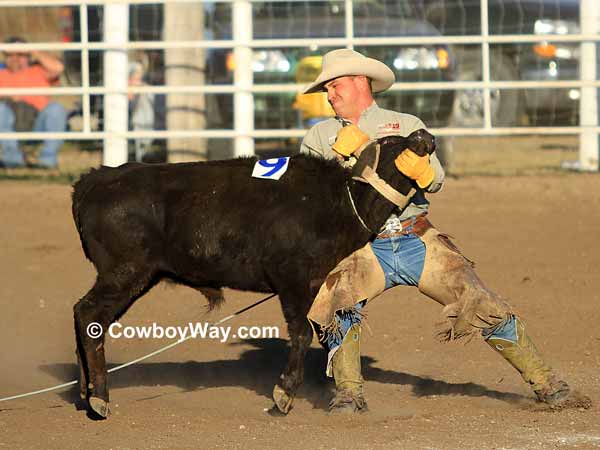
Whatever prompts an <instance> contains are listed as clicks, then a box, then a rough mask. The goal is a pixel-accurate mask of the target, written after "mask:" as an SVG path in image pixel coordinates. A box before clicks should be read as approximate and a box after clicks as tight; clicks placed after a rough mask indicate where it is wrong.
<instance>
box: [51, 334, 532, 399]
mask: <svg viewBox="0 0 600 450" xmlns="http://www.w3.org/2000/svg"><path fill="white" fill-rule="evenodd" d="M231 345H245V346H247V345H252V346H253V347H254V348H253V349H250V350H245V351H244V352H243V353H242V354H241V355H240V358H239V359H235V360H216V361H205V362H197V361H187V362H167V363H142V364H138V365H135V366H131V367H128V368H126V369H124V370H123V371H120V372H116V373H113V374H111V375H110V387H111V389H118V388H124V387H129V386H158V385H163V386H165V385H166V386H177V387H179V388H181V389H182V390H183V391H194V390H197V389H206V388H214V387H226V386H238V387H244V388H246V389H249V390H251V391H254V392H256V393H257V394H259V395H261V396H264V397H267V398H271V393H272V390H273V385H274V383H275V382H276V380H277V379H278V377H279V374H280V372H281V370H282V369H283V367H284V366H285V363H286V359H285V356H284V355H287V353H288V351H289V348H288V346H287V341H285V340H283V339H254V340H247V341H244V342H242V343H234V344H231ZM326 357H327V355H326V353H325V351H323V350H322V349H319V348H311V349H309V351H308V353H307V356H306V363H305V367H306V370H305V381H304V384H303V386H302V387H301V388H300V390H299V393H298V396H299V397H301V398H305V399H306V400H308V401H309V402H310V403H311V404H312V405H313V407H314V408H317V409H327V406H328V403H329V400H330V398H331V395H332V392H333V387H334V384H333V381H331V380H328V379H327V378H326V377H325V374H324V368H325V364H326ZM376 362H377V361H376V360H375V359H374V358H371V357H368V356H366V357H365V356H363V357H362V359H361V363H362V368H363V370H362V371H363V376H364V378H365V380H367V381H374V382H377V383H384V384H395V385H398V386H411V387H412V392H413V394H414V395H415V396H417V397H427V396H432V395H437V396H445V395H464V396H469V397H488V398H493V399H496V400H501V401H504V402H508V403H519V402H523V401H524V400H527V397H524V396H522V395H519V394H514V393H509V392H500V391H496V390H492V389H488V388H487V387H485V386H482V385H479V384H475V383H457V384H453V383H447V382H445V381H442V380H435V379H431V378H426V377H421V376H417V375H411V374H408V373H403V372H397V371H393V370H384V369H379V368H377V367H375V366H374V365H375V363H376ZM115 366H116V364H110V365H109V369H110V368H111V367H115ZM40 369H41V370H43V371H44V372H46V373H49V374H51V375H53V376H55V377H56V378H57V379H64V378H68V379H75V378H77V377H78V374H79V369H78V368H77V365H76V364H48V365H42V366H40ZM61 396H62V398H63V399H65V400H66V401H68V402H71V403H77V402H78V401H79V393H78V387H74V388H73V389H71V390H69V391H65V392H63V393H62V394H61Z"/></svg>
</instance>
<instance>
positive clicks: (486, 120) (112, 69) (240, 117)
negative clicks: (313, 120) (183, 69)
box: [0, 0, 600, 170]
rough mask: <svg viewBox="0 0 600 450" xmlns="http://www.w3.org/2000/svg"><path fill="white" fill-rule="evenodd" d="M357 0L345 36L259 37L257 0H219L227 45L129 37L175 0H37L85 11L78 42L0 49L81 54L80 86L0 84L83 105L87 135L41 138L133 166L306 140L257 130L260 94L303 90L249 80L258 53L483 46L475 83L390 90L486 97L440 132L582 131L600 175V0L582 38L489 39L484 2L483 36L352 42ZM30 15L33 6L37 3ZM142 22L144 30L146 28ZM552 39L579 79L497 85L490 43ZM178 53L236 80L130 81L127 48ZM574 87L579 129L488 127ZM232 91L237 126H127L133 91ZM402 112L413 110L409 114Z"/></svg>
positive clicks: (583, 17) (583, 145)
mask: <svg viewBox="0 0 600 450" xmlns="http://www.w3.org/2000/svg"><path fill="white" fill-rule="evenodd" d="M193 2H197V0H178V1H177V3H193ZM358 2H359V0H354V1H353V0H343V1H342V3H343V4H344V11H345V36H343V37H332V38H318V39H315V38H290V39H279V38H276V39H257V38H254V37H253V23H252V22H253V11H252V6H253V3H260V2H259V1H258V0H256V1H250V0H222V1H220V2H219V3H228V4H231V18H232V26H231V30H232V35H231V39H226V40H218V39H213V40H209V39H202V40H192V41H185V40H184V41H164V40H162V41H155V40H152V41H130V40H129V37H128V36H129V14H128V11H129V7H130V6H131V5H139V4H150V3H152V4H157V5H164V4H166V3H172V2H171V1H170V0H130V1H113V0H40V1H38V2H37V3H36V6H35V7H36V8H39V7H51V6H74V7H77V8H78V10H79V11H78V12H79V18H80V20H79V33H80V39H79V41H78V42H56V41H53V42H35V43H34V42H31V43H27V44H0V50H1V51H18V50H23V51H30V50H34V49H35V50H47V51H63V52H66V51H76V52H81V68H80V69H81V83H80V86H75V87H53V88H20V89H16V88H2V87H0V97H1V96H10V95H23V94H50V95H55V96H78V97H80V98H81V99H82V101H81V105H82V117H83V126H82V130H81V131H70V132H65V133H54V134H49V133H45V134H44V135H43V137H44V138H48V137H53V138H58V139H65V140H103V142H104V157H103V161H104V163H105V164H107V165H118V164H121V163H123V162H126V160H127V140H128V139H138V138H145V137H147V138H162V139H166V138H175V137H182V138H192V137H194V138H230V139H234V142H235V145H234V155H236V156H239V155H247V154H252V153H253V152H254V139H256V138H283V137H301V136H303V135H304V133H305V130H304V129H301V128H299V127H298V128H294V129H289V128H287V129H256V128H255V126H254V97H255V95H257V94H262V93H290V92H298V91H299V90H301V88H302V87H303V84H295V83H284V84H281V83H264V84H256V83H254V82H253V79H254V74H253V69H252V62H253V50H255V49H259V48H260V49H269V48H272V49H275V48H276V49H281V48H296V47H314V46H318V47H320V48H332V47H342V46H345V47H351V48H352V47H355V46H361V47H362V46H367V47H369V46H423V45H445V46H453V45H477V46H480V49H481V62H480V63H481V80H473V81H414V82H409V83H407V82H402V83H396V84H394V86H393V87H392V88H391V90H392V91H402V90H411V91H432V92H438V91H456V92H460V91H466V90H477V91H481V92H482V93H483V95H482V101H483V120H482V123H481V125H480V126H476V127H464V126H460V127H457V126H443V127H438V128H433V129H432V132H433V133H434V134H436V135H439V136H481V135H531V134H551V135H552V134H554V135H579V136H580V155H579V166H580V168H581V169H583V170H598V134H599V132H600V126H599V123H598V100H597V99H598V95H597V88H598V87H600V81H599V80H598V78H597V68H598V63H599V61H598V59H597V53H598V52H597V43H598V41H600V35H599V33H598V30H599V28H600V11H599V10H600V7H599V6H598V4H597V1H596V0H581V2H580V6H579V7H580V13H579V17H580V31H579V33H577V34H568V33H566V34H553V35H552V36H548V35H540V34H490V32H489V26H488V24H489V20H490V18H489V17H488V0H480V8H479V10H480V14H481V17H480V19H481V32H480V34H478V35H466V36H465V35H453V36H445V35H432V36H386V37H356V36H355V35H354V21H353V10H354V7H355V4H356V3H358ZM30 5H31V2H29V1H25V0H7V1H2V2H1V3H0V14H3V13H4V12H6V11H7V10H8V8H17V7H30ZM93 5H102V6H103V7H104V16H103V19H104V21H103V36H104V39H103V41H101V42H92V41H90V39H89V24H88V7H90V6H93ZM31 8H32V10H33V9H34V7H31ZM142 26H143V24H142ZM548 41H550V42H552V43H553V44H560V43H571V44H579V45H580V65H579V77H578V78H577V79H569V80H564V79H562V80H550V81H548V80H528V81H527V80H494V79H492V76H491V72H490V66H491V65H490V58H491V54H490V46H492V45H497V44H519V43H521V44H527V45H533V44H535V43H546V42H548ZM181 48H202V49H213V50H214V49H232V50H233V55H234V59H235V69H234V76H233V83H232V84H194V85H179V86H173V85H171V86H169V85H151V86H128V85H127V73H126V66H127V51H131V50H164V51H168V50H169V49H181ZM96 51H102V52H103V53H104V65H103V66H104V82H103V84H102V85H98V86H95V85H92V84H91V83H90V66H89V55H90V53H91V52H96ZM548 88H556V89H576V90H579V92H580V102H579V104H580V106H579V108H580V114H579V123H578V124H574V125H569V126H508V127H506V126H501V127H499V126H494V124H493V123H492V113H491V111H492V93H493V92H495V91H498V90H499V91H503V90H509V89H527V90H539V89H548ZM142 93H152V94H174V93H184V94H232V95H233V99H234V100H233V110H234V116H233V124H231V129H196V130H174V129H170V130H144V131H131V130H128V125H127V95H128V94H142ZM99 95H100V96H104V127H103V129H102V130H93V129H92V126H91V120H90V117H91V109H90V98H91V97H92V96H99ZM406 112H411V111H410V110H409V111H406ZM7 138H11V139H15V138H16V139H20V140H21V139H22V140H29V139H39V138H40V134H39V133H31V132H23V133H6V132H5V133H0V139H7Z"/></svg>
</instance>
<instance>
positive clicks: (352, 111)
mask: <svg viewBox="0 0 600 450" xmlns="http://www.w3.org/2000/svg"><path fill="white" fill-rule="evenodd" d="M361 83H362V84H366V85H367V86H368V81H367V79H366V77H364V76H344V77H339V78H334V79H333V80H331V81H328V82H327V83H325V84H324V86H323V87H324V88H325V90H326V91H327V100H328V101H329V103H330V104H331V106H332V107H333V110H334V111H335V113H336V114H337V115H338V116H339V117H342V118H344V119H350V118H353V117H356V116H358V115H360V113H361V111H358V103H359V102H357V100H358V99H359V97H360V96H361V95H362V94H363V92H364V88H363V86H362V84H361Z"/></svg>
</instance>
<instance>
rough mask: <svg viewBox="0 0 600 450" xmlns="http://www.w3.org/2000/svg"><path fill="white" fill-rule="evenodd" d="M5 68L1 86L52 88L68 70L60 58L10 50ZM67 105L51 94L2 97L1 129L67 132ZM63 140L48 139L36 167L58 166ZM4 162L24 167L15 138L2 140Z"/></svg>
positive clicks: (0, 76)
mask: <svg viewBox="0 0 600 450" xmlns="http://www.w3.org/2000/svg"><path fill="white" fill-rule="evenodd" d="M6 42H7V43H25V42H26V41H25V40H24V39H22V38H17V37H13V38H9V39H8V40H6ZM4 63H5V68H4V69H0V87H2V88H11V87H12V88H26V87H49V86H54V85H56V84H58V78H59V76H60V74H61V73H62V72H63V70H64V65H63V63H62V62H61V61H60V60H59V59H58V58H56V57H54V56H52V55H49V54H47V53H44V52H40V51H31V52H22V51H15V52H12V51H7V52H5V53H4ZM66 124H67V113H66V111H65V108H64V107H63V106H62V105H60V104H59V103H56V102H51V101H50V97H49V96H48V95H15V96H10V97H4V98H0V132H15V131H17V132H26V131H35V132H37V131H40V132H63V131H65V129H66ZM62 143H63V141H61V140H57V139H46V140H44V143H43V146H42V150H41V152H40V155H39V158H38V164H37V165H36V166H38V167H41V168H55V167H57V166H58V160H57V154H58V150H59V149H60V147H61V145H62ZM1 144H2V164H3V165H4V166H5V167H24V166H25V158H24V155H23V152H22V151H21V150H20V149H19V144H18V142H17V141H16V140H14V139H6V140H2V141H1Z"/></svg>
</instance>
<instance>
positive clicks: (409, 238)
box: [325, 233, 425, 355]
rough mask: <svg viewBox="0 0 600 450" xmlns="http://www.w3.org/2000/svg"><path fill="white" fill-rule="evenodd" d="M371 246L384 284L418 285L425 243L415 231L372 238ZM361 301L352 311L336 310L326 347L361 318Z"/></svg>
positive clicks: (337, 341) (334, 344)
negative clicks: (382, 274)
mask: <svg viewBox="0 0 600 450" xmlns="http://www.w3.org/2000/svg"><path fill="white" fill-rule="evenodd" d="M371 248H372V249H373V252H374V253H375V256H376V257H377V260H378V261H379V264H380V265H381V268H382V269H383V273H384V275H385V288H386V289H389V288H391V287H394V286H398V285H402V286H417V285H418V284H419V280H420V279H421V274H422V273H423V267H424V265H425V244H423V241H422V240H421V239H420V238H419V236H417V235H416V234H412V233H411V234H407V235H399V236H394V237H391V238H387V239H375V240H374V241H373V242H371ZM363 306H364V302H361V303H359V304H357V305H356V307H355V311H347V312H338V313H337V314H336V317H335V320H336V321H337V322H338V327H337V332H335V333H329V334H327V336H326V337H325V342H326V344H327V348H328V349H329V350H330V355H331V354H332V353H331V351H332V350H334V349H335V348H336V347H338V346H339V345H341V343H342V340H343V339H344V336H345V335H346V333H347V332H348V330H349V329H350V327H351V326H352V325H353V324H355V323H359V324H360V322H361V320H362V315H361V313H360V311H361V309H362V307H363Z"/></svg>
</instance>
